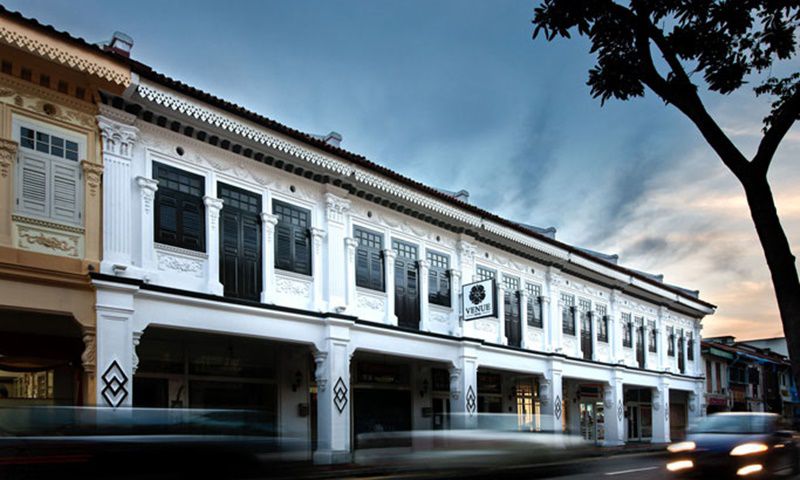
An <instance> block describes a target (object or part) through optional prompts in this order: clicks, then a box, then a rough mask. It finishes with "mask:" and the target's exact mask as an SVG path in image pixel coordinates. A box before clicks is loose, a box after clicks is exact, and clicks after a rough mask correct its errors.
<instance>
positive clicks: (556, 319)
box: [544, 267, 563, 352]
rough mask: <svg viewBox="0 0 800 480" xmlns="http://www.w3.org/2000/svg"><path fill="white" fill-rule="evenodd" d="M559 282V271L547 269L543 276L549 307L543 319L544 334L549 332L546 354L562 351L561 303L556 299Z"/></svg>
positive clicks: (551, 268)
mask: <svg viewBox="0 0 800 480" xmlns="http://www.w3.org/2000/svg"><path fill="white" fill-rule="evenodd" d="M561 281H562V277H561V270H559V269H557V268H555V267H547V274H546V275H545V282H544V296H545V298H546V299H547V301H548V303H549V306H550V308H549V309H547V311H548V315H546V318H545V334H547V332H549V336H548V337H547V345H545V350H546V351H548V352H560V351H562V350H563V344H562V341H561V340H562V337H563V332H562V328H561V301H560V300H559V298H558V286H559V285H560V284H561Z"/></svg>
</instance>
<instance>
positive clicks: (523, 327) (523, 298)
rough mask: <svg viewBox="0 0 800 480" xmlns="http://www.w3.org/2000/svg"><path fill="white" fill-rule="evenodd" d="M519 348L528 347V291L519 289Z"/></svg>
mask: <svg viewBox="0 0 800 480" xmlns="http://www.w3.org/2000/svg"><path fill="white" fill-rule="evenodd" d="M519 317H520V318H519V321H520V324H519V326H520V337H521V338H520V343H519V346H520V348H526V349H527V348H528V291H527V290H526V289H525V288H523V289H522V290H520V291H519Z"/></svg>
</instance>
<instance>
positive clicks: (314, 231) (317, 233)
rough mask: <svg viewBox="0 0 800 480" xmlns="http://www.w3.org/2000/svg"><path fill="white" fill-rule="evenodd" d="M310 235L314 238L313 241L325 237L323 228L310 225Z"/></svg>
mask: <svg viewBox="0 0 800 480" xmlns="http://www.w3.org/2000/svg"><path fill="white" fill-rule="evenodd" d="M310 230H311V237H312V238H314V240H315V241H320V240H322V239H323V238H325V233H326V232H325V230H324V229H322V228H317V227H311V229H310Z"/></svg>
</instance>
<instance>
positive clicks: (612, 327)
mask: <svg viewBox="0 0 800 480" xmlns="http://www.w3.org/2000/svg"><path fill="white" fill-rule="evenodd" d="M621 295H622V291H620V290H616V289H614V290H611V298H610V301H609V303H608V341H609V343H610V345H611V363H622V359H623V355H622V331H621V330H620V328H619V318H620V312H619V301H620V296H621Z"/></svg>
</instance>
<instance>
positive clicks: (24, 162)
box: [17, 154, 50, 217]
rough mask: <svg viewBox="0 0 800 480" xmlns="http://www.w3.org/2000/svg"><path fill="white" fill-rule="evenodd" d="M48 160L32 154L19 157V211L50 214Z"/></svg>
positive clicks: (44, 215) (39, 214)
mask: <svg viewBox="0 0 800 480" xmlns="http://www.w3.org/2000/svg"><path fill="white" fill-rule="evenodd" d="M49 177H50V175H49V162H47V161H45V160H41V159H39V158H37V157H34V156H29V155H25V154H22V155H21V157H20V180H19V196H18V199H17V203H18V204H19V211H20V212H23V213H29V214H32V215H38V216H42V217H47V216H48V215H49V214H50V211H49V210H50V209H49V205H50V198H49V196H50V189H49V188H48V186H49V184H50V179H49Z"/></svg>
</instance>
